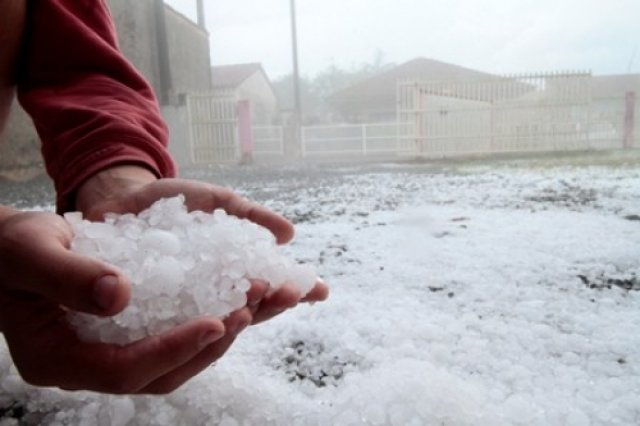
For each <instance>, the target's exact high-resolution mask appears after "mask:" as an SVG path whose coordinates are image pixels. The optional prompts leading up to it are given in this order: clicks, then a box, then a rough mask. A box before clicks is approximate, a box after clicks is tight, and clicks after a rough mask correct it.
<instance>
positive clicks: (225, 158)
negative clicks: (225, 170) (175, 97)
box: [187, 94, 240, 164]
mask: <svg viewBox="0 0 640 426" xmlns="http://www.w3.org/2000/svg"><path fill="white" fill-rule="evenodd" d="M236 105H237V102H236V100H235V99H234V98H232V97H222V98H220V97H217V96H212V95H210V94H203V95H190V96H188V98H187V111H188V116H189V121H190V124H191V126H190V130H191V134H190V148H191V149H190V152H191V161H192V163H193V164H209V163H216V162H231V161H237V160H238V158H239V157H240V145H239V143H238V112H237V108H236Z"/></svg>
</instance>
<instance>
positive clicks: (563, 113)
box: [398, 73, 591, 155]
mask: <svg viewBox="0 0 640 426" xmlns="http://www.w3.org/2000/svg"><path fill="white" fill-rule="evenodd" d="M590 79H591V75H590V73H554V74H531V75H519V76H507V77H494V78H488V79H486V80H473V81H450V82H401V83H399V84H398V121H399V122H401V123H408V126H405V128H404V129H405V130H404V132H403V133H402V134H400V135H399V144H400V146H401V147H402V148H404V149H405V150H412V151H413V152H417V153H418V154H420V155H431V154H433V155H447V154H456V153H465V154H473V153H484V152H501V151H543V150H544V151H554V150H567V149H587V148H591V147H590V146H589V133H590V128H591V127H590V119H591V117H590V111H591V107H590V106H591V85H590Z"/></svg>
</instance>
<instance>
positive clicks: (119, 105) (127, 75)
mask: <svg viewBox="0 0 640 426" xmlns="http://www.w3.org/2000/svg"><path fill="white" fill-rule="evenodd" d="M88 3H89V2H86V1H70V0H69V1H53V0H41V1H37V2H36V1H34V2H30V3H29V5H30V6H29V7H30V8H31V10H30V13H29V17H30V20H29V21H28V22H27V30H28V31H27V33H28V35H29V37H28V38H27V41H26V43H25V45H24V50H25V55H24V57H25V61H24V63H23V64H22V68H21V69H20V79H19V81H18V97H19V100H20V102H21V103H22V104H23V106H24V107H25V109H26V110H27V112H28V113H29V114H30V115H31V117H32V118H33V121H34V123H35V125H36V128H37V130H38V133H39V135H40V139H41V140H42V152H43V156H44V159H45V164H46V166H47V171H48V172H49V174H50V175H51V177H52V179H53V181H54V184H55V187H56V192H57V194H58V200H57V202H58V211H59V212H63V211H66V210H70V209H74V208H75V207H76V206H75V205H74V197H75V195H76V194H77V190H78V188H79V187H80V186H81V185H83V182H85V181H87V180H89V179H90V178H91V177H92V176H93V175H95V174H96V173H98V172H100V171H102V170H106V169H110V168H113V167H116V166H122V165H130V164H136V165H140V166H142V167H145V168H147V169H149V170H150V171H152V172H153V173H154V174H155V175H156V176H159V177H172V176H175V165H174V163H173V160H172V158H171V156H170V154H169V152H168V150H167V144H168V131H167V127H166V125H165V123H164V121H163V119H162V117H161V115H160V110H159V106H158V103H157V101H156V98H155V96H154V94H153V92H152V90H151V88H150V86H149V84H148V83H147V82H146V81H145V79H144V78H143V77H142V76H141V75H140V74H139V73H138V72H137V71H136V70H135V68H134V67H133V66H132V65H131V64H130V63H129V62H128V61H127V60H126V59H125V58H124V56H123V55H122V52H120V50H119V49H118V46H117V42H116V36H115V29H114V27H113V22H112V21H111V18H110V15H109V11H108V9H107V7H106V5H105V3H104V0H99V1H95V2H90V3H92V4H93V5H92V6H91V7H88V5H87V4H88Z"/></svg>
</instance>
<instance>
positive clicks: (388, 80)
mask: <svg viewBox="0 0 640 426" xmlns="http://www.w3.org/2000/svg"><path fill="white" fill-rule="evenodd" d="M495 77H496V76H495V75H492V74H488V73H484V72H481V71H476V70H472V69H469V68H465V67H461V66H459V65H453V64H448V63H446V62H441V61H436V60H434V59H426V58H416V59H413V60H411V61H409V62H405V63H404V64H401V65H398V66H396V67H394V68H391V69H389V70H388V71H385V72H383V73H381V74H378V75H376V76H373V77H370V78H368V79H366V80H364V81H361V82H359V83H356V84H354V85H352V86H350V87H347V88H345V89H343V90H340V91H338V92H336V93H334V94H333V95H331V96H330V97H329V98H328V103H329V105H330V106H331V107H332V109H333V110H334V111H335V112H336V113H337V115H338V116H339V117H340V119H341V120H342V121H345V122H351V123H362V122H387V121H394V120H396V118H397V99H398V94H397V86H398V83H400V82H403V81H441V82H453V81H469V80H487V79H490V78H495ZM442 95H443V94H440V97H441V98H443V97H447V96H442Z"/></svg>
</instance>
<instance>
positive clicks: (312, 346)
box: [276, 340, 358, 388]
mask: <svg viewBox="0 0 640 426" xmlns="http://www.w3.org/2000/svg"><path fill="white" fill-rule="evenodd" d="M357 365H358V360H357V359H356V357H347V356H345V355H344V354H337V353H330V352H329V351H327V349H326V347H325V345H324V344H323V343H321V342H305V341H303V340H295V341H293V342H291V344H290V345H289V346H287V347H285V348H284V351H283V356H282V357H281V358H280V360H279V364H278V365H276V369H277V370H280V371H282V372H284V374H285V375H286V376H287V379H288V380H289V381H290V382H296V381H308V382H310V383H313V385H314V386H316V387H319V388H323V387H326V386H337V385H338V383H339V382H340V381H341V380H342V379H343V377H344V376H345V374H346V373H347V372H348V370H349V369H350V368H353V367H356V366H357Z"/></svg>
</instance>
